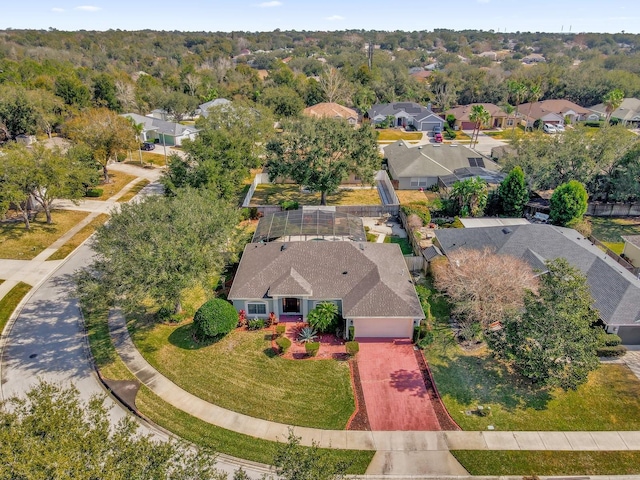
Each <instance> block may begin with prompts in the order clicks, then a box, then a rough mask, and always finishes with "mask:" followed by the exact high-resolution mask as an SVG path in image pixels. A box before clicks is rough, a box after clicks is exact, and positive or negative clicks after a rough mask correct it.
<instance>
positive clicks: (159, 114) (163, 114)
mask: <svg viewBox="0 0 640 480" xmlns="http://www.w3.org/2000/svg"><path fill="white" fill-rule="evenodd" d="M147 117H151V118H157V119H159V120H164V121H165V122H168V121H170V120H171V115H170V114H169V112H167V111H166V110H163V109H162V108H156V109H155V110H151V113H149V114H148V115H147Z"/></svg>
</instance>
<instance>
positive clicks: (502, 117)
mask: <svg viewBox="0 0 640 480" xmlns="http://www.w3.org/2000/svg"><path fill="white" fill-rule="evenodd" d="M476 105H482V106H483V107H484V108H485V110H487V111H488V112H489V114H490V115H491V120H489V123H488V125H485V127H489V128H506V127H510V126H512V125H513V122H515V118H514V117H513V115H512V116H511V117H509V116H508V115H507V114H506V113H505V112H504V110H502V109H501V108H500V107H499V106H497V105H495V104H493V103H471V104H469V105H458V106H457V107H454V108H452V109H450V110H447V111H446V112H444V113H445V118H446V117H447V116H449V115H453V116H454V117H456V122H455V124H454V126H456V127H458V129H460V130H473V129H474V128H475V126H476V122H473V121H471V119H470V118H469V116H470V115H471V113H472V112H473V107H474V106H476ZM507 117H509V118H507Z"/></svg>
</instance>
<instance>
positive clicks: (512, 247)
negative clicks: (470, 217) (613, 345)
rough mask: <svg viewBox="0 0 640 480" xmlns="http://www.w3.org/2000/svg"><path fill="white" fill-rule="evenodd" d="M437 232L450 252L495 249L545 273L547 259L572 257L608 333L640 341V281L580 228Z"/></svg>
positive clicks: (443, 247)
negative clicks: (583, 276)
mask: <svg viewBox="0 0 640 480" xmlns="http://www.w3.org/2000/svg"><path fill="white" fill-rule="evenodd" d="M435 236H436V241H435V244H436V245H437V246H438V247H439V249H440V250H441V251H442V253H443V254H444V255H447V254H448V253H449V252H452V251H454V250H457V249H458V248H468V249H474V250H481V249H483V248H485V247H489V248H491V249H493V250H494V251H495V253H497V254H505V255H512V256H514V257H517V258H521V259H523V260H525V261H527V262H528V263H529V264H530V265H531V267H532V268H533V269H534V270H537V271H540V272H544V271H545V261H546V260H555V259H557V258H565V259H567V261H568V262H569V263H570V264H571V265H573V266H574V267H576V268H579V269H580V270H581V271H582V273H584V274H585V275H586V277H587V281H588V283H589V287H590V290H591V295H592V296H593V298H594V300H595V303H594V307H595V308H596V309H597V310H598V311H599V313H600V318H601V320H602V321H603V322H604V323H605V325H606V329H607V331H608V332H610V333H616V334H618V335H620V337H621V338H622V341H623V343H626V344H640V280H639V279H638V278H636V277H635V276H634V275H633V274H631V273H630V272H629V271H627V270H626V269H624V268H623V267H621V266H620V265H618V264H617V263H616V262H615V260H613V259H612V258H610V257H609V256H608V255H605V253H604V252H603V251H602V250H600V249H599V248H598V247H596V246H595V245H593V244H592V243H591V242H590V241H589V240H587V239H586V238H584V237H583V236H582V235H581V234H580V233H578V232H576V231H575V230H572V229H570V228H561V227H556V226H553V225H543V224H532V225H511V226H508V227H504V226H501V227H483V228H460V229H456V228H450V229H440V230H435Z"/></svg>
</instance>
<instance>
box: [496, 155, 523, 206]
mask: <svg viewBox="0 0 640 480" xmlns="http://www.w3.org/2000/svg"><path fill="white" fill-rule="evenodd" d="M498 195H499V197H500V206H501V207H502V212H503V213H504V214H505V215H506V216H508V217H521V216H522V214H523V213H524V207H525V205H526V204H527V202H528V201H529V188H528V187H527V182H526V181H525V179H524V172H523V171H522V168H520V167H519V166H516V167H514V168H513V169H512V170H511V171H510V172H509V175H507V178H505V179H504V180H503V181H502V183H501V184H500V187H499V189H498Z"/></svg>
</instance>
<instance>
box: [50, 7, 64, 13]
mask: <svg viewBox="0 0 640 480" xmlns="http://www.w3.org/2000/svg"><path fill="white" fill-rule="evenodd" d="M51 11H52V12H56V13H60V12H64V8H60V7H53V8H52V9H51Z"/></svg>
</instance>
